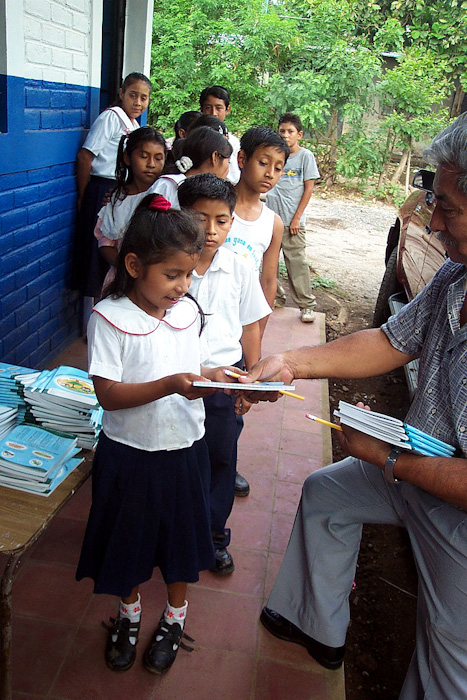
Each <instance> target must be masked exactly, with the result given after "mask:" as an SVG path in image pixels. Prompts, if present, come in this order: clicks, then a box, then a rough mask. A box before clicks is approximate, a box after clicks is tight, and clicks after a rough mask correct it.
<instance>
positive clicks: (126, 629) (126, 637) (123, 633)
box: [102, 617, 141, 671]
mask: <svg viewBox="0 0 467 700" xmlns="http://www.w3.org/2000/svg"><path fill="white" fill-rule="evenodd" d="M110 622H111V623H112V625H106V624H105V622H103V623H102V625H103V626H104V627H105V629H106V630H108V632H109V637H108V640H107V646H106V649H105V663H106V664H107V666H108V667H109V668H111V669H112V671H128V669H129V668H131V667H132V666H133V664H134V663H135V659H136V643H137V641H138V634H139V627H140V624H141V621H140V622H130V620H129V619H128V618H127V617H117V619H115V618H113V617H111V618H110ZM130 637H134V638H136V642H135V644H132V643H131V642H130Z"/></svg>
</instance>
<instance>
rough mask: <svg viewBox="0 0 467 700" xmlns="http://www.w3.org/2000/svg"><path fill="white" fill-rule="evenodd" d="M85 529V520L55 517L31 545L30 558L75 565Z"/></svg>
mask: <svg viewBox="0 0 467 700" xmlns="http://www.w3.org/2000/svg"><path fill="white" fill-rule="evenodd" d="M85 529H86V521H85V520H76V519H72V518H63V517H62V518H55V519H54V520H53V521H52V522H51V524H50V525H49V527H48V528H47V530H46V531H45V532H44V534H43V535H42V536H41V537H40V538H39V540H38V541H37V542H36V543H35V544H34V545H33V547H31V553H30V556H31V558H33V559H41V560H43V561H49V562H55V563H57V564H69V565H70V566H77V564H78V558H79V553H80V551H81V543H82V541H83V537H84V531H85Z"/></svg>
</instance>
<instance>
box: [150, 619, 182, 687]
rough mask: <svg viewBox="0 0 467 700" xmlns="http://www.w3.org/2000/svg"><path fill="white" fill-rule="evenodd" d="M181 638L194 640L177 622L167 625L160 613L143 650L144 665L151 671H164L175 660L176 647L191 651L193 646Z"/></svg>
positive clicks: (160, 672)
mask: <svg viewBox="0 0 467 700" xmlns="http://www.w3.org/2000/svg"><path fill="white" fill-rule="evenodd" d="M182 638H183V639H187V640H188V641H189V642H194V639H192V638H191V637H189V636H188V635H187V634H185V633H184V631H183V629H182V627H181V626H180V625H179V623H178V622H173V623H172V624H171V625H169V624H167V622H166V621H165V618H164V616H163V615H162V617H161V619H160V620H159V624H158V625H157V629H156V631H155V632H154V635H153V637H152V639H151V641H150V643H149V646H148V648H147V649H146V651H145V652H144V656H143V664H144V667H145V668H147V670H148V671H151V673H158V674H162V673H166V672H167V671H168V670H169V668H170V667H171V666H172V664H173V662H174V661H175V657H176V656H177V652H178V647H182V649H186V651H193V647H189V646H188V645H187V644H184V643H183V642H182Z"/></svg>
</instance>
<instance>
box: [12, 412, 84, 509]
mask: <svg viewBox="0 0 467 700" xmlns="http://www.w3.org/2000/svg"><path fill="white" fill-rule="evenodd" d="M76 443H77V440H76V438H70V437H65V436H62V435H57V434H55V433H51V432H49V431H47V430H44V429H43V428H40V427H39V426H37V425H29V424H27V423H23V424H21V425H17V426H16V427H15V428H13V430H11V431H10V432H9V433H8V435H6V436H5V437H4V438H3V439H2V440H0V485H2V486H8V487H9V488H13V489H17V490H18V491H27V492H28V493H35V494H38V495H40V496H49V495H50V494H51V493H52V492H53V491H55V489H56V488H57V486H58V485H59V484H61V483H62V481H63V480H64V479H65V478H66V477H67V476H68V474H70V472H72V471H73V469H76V467H77V466H78V465H79V464H81V462H82V461H83V459H84V457H77V456H76V455H77V454H78V452H80V448H79V447H78V446H77V444H76Z"/></svg>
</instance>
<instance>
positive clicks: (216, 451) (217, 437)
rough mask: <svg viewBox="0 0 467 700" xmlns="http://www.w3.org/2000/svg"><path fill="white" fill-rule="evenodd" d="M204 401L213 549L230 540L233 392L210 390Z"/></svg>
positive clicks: (234, 430) (234, 427)
mask: <svg viewBox="0 0 467 700" xmlns="http://www.w3.org/2000/svg"><path fill="white" fill-rule="evenodd" d="M203 401H204V408H205V411H206V419H205V423H204V425H205V430H206V434H205V440H206V442H207V445H208V449H209V460H210V462H211V489H210V499H211V532H212V538H213V543H214V548H215V549H222V548H223V547H227V546H228V545H229V543H230V529H228V528H226V527H225V524H226V522H227V519H228V517H229V515H230V512H231V510H232V506H233V502H234V497H235V471H236V465H237V421H236V416H235V409H234V406H235V396H227V394H221V393H219V394H213V395H212V396H207V397H206V398H205V399H203Z"/></svg>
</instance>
